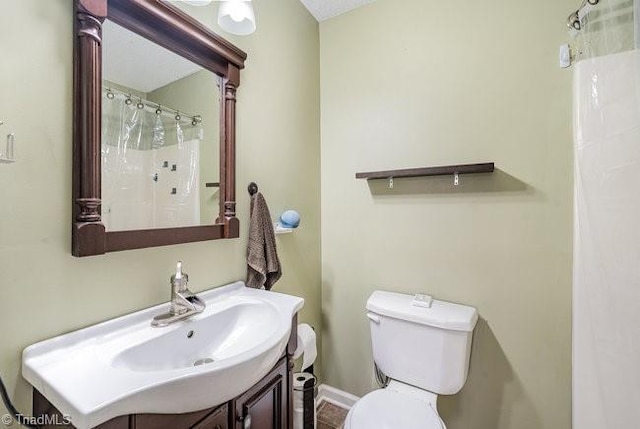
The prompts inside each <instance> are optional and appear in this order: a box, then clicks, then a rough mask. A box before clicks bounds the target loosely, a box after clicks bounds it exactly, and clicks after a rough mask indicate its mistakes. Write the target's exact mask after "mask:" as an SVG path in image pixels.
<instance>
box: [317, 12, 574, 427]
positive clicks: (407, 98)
mask: <svg viewBox="0 0 640 429" xmlns="http://www.w3.org/2000/svg"><path fill="white" fill-rule="evenodd" d="M575 7H577V3H576V2H575V1H573V0H561V1H551V0H547V1H542V2H532V1H530V0H515V1H514V0H496V1H493V2H490V3H487V2H472V1H465V2H461V1H441V0H404V1H402V2H398V1H392V0H377V1H375V2H373V3H372V4H370V5H367V6H365V7H363V8H360V9H356V10H355V11H353V12H350V13H348V14H346V15H342V16H339V17H337V18H334V19H331V20H328V21H326V22H323V23H322V24H321V25H320V51H321V59H320V65H321V72H320V74H321V99H322V107H321V118H322V120H321V123H322V125H321V130H322V173H321V176H322V266H323V287H322V314H323V321H324V324H323V350H324V353H323V362H324V365H323V371H324V375H325V382H327V383H329V384H331V385H333V386H335V387H338V388H341V389H344V390H347V391H349V392H352V393H355V394H358V395H361V394H364V393H366V392H368V391H370V390H371V389H372V388H374V386H375V383H374V381H373V371H372V364H373V363H372V358H371V353H370V350H371V342H370V338H369V326H368V322H367V318H366V317H365V302H366V300H367V298H368V296H369V295H370V294H371V292H372V291H373V290H375V289H387V290H395V291H400V292H406V293H416V292H422V293H429V294H432V295H434V296H435V297H437V298H440V299H444V300H451V301H455V302H461V303H466V304H469V305H473V306H476V307H477V308H478V310H479V312H480V316H481V317H482V320H481V321H480V323H479V325H478V326H477V328H476V332H475V339H474V346H473V352H472V359H471V372H470V375H469V379H468V382H467V385H466V386H465V387H464V389H463V391H462V393H461V394H460V395H457V396H454V397H446V398H442V399H440V401H439V408H440V410H441V415H442V416H443V417H444V419H445V422H446V423H447V427H448V428H449V429H466V428H474V429H568V428H570V427H571V318H570V316H571V219H572V218H571V213H572V138H571V76H572V75H571V71H570V70H569V71H567V70H561V69H559V68H558V47H559V45H560V44H562V43H566V40H567V35H566V27H565V20H566V16H567V14H568V13H569V12H570V11H571V10H575ZM484 161H495V163H496V167H497V168H498V171H497V172H496V173H494V174H493V175H489V176H481V177H466V176H465V177H462V185H461V187H460V188H459V189H454V188H453V186H452V178H451V177H446V178H431V179H413V180H404V181H403V180H396V181H395V188H394V189H393V190H388V189H387V186H386V183H384V182H383V183H378V184H372V185H369V186H368V185H367V182H366V181H365V180H355V179H354V174H355V173H356V172H358V171H375V170H387V169H394V168H407V167H423V166H430V165H447V164H464V163H473V162H484Z"/></svg>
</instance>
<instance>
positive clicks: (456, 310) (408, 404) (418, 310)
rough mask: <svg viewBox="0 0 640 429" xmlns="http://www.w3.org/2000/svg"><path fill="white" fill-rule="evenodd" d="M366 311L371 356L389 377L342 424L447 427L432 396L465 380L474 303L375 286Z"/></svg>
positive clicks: (381, 428) (375, 428) (368, 428)
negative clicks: (385, 383)
mask: <svg viewBox="0 0 640 429" xmlns="http://www.w3.org/2000/svg"><path fill="white" fill-rule="evenodd" d="M367 317H368V318H369V320H370V323H369V325H370V326H371V341H372V345H373V359H374V361H375V362H376V364H377V365H378V368H379V369H380V370H381V371H382V372H383V373H384V374H385V375H386V376H387V377H389V378H390V382H389V384H388V386H387V387H386V388H384V389H378V390H375V391H373V392H371V393H369V394H367V395H365V396H363V397H362V398H361V399H360V400H358V401H357V402H356V403H355V405H354V406H353V407H352V408H351V410H350V411H349V414H348V415H347V419H346V421H345V426H344V427H345V429H446V426H445V424H444V422H443V421H442V419H441V418H440V416H439V415H438V409H437V407H436V402H437V399H438V395H453V394H455V393H458V392H459V391H460V389H462V386H463V385H464V383H465V381H466V380H467V372H468V369H469V356H470V355H471V338H472V335H473V329H474V327H475V326H476V322H477V321H478V312H477V311H476V309H475V308H473V307H467V306H465V305H459V304H452V303H449V302H443V301H436V300H433V301H431V299H430V297H425V296H421V295H416V296H414V295H405V294H400V293H394V292H385V291H375V292H374V293H373V294H372V295H371V297H370V298H369V300H368V301H367Z"/></svg>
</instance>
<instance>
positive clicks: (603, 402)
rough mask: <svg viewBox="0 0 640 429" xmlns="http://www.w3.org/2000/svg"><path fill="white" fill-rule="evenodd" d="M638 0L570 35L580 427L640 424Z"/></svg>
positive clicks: (592, 17) (603, 8)
mask: <svg viewBox="0 0 640 429" xmlns="http://www.w3.org/2000/svg"><path fill="white" fill-rule="evenodd" d="M634 39H635V37H634V15H633V1H630V0H629V1H621V0H615V1H614V0H610V1H607V0H601V1H600V3H599V4H598V5H596V6H594V7H593V9H592V12H591V13H590V14H589V16H587V17H585V18H584V19H583V25H582V30H581V31H580V32H579V33H578V34H577V35H576V38H575V39H574V40H573V41H572V47H573V49H574V53H575V54H576V55H577V59H578V62H577V64H576V65H575V69H574V147H575V201H574V208H575V213H574V214H575V220H574V225H575V226H574V283H573V429H626V428H635V427H640V423H639V422H640V51H638V50H634Z"/></svg>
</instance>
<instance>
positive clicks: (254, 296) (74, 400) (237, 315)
mask: <svg viewBox="0 0 640 429" xmlns="http://www.w3.org/2000/svg"><path fill="white" fill-rule="evenodd" d="M198 296H199V297H200V298H201V299H203V300H204V301H205V303H206V305H207V306H206V309H205V310H204V312H202V313H200V314H197V315H195V316H193V317H192V318H190V319H187V320H184V321H180V322H176V323H174V324H172V325H170V326H167V327H163V328H154V327H151V319H152V318H153V316H155V315H157V314H160V313H163V312H166V311H167V307H168V304H163V305H159V306H156V307H152V308H148V309H146V310H142V311H138V312H136V313H132V314H129V315H126V316H123V317H120V318H117V319H114V320H110V321H107V322H104V323H100V324H97V325H94V326H91V327H88V328H85V329H81V330H78V331H75V332H71V333H69V334H65V335H62V336H59V337H56V338H52V339H49V340H46V341H42V342H40V343H37V344H34V345H31V346H29V347H27V348H26V349H25V350H24V352H23V354H22V375H23V377H24V378H25V379H26V380H27V381H28V382H29V383H31V384H32V385H33V386H34V387H35V388H36V389H37V390H39V391H40V393H42V394H43V395H44V396H45V397H46V398H47V399H48V400H49V401H50V402H51V403H52V404H53V405H55V406H56V408H58V410H60V412H61V413H62V414H63V415H67V416H69V418H70V420H71V423H72V424H73V425H74V426H76V427H78V428H80V429H83V428H90V427H93V426H96V425H99V424H100V423H103V422H105V421H107V420H110V419H111V418H113V417H116V416H120V415H125V414H134V413H168V414H175V413H187V412H191V411H198V410H202V409H206V408H210V407H213V406H216V405H218V404H222V403H224V402H226V401H228V400H230V399H232V398H234V397H236V396H238V395H239V394H241V393H243V392H244V391H246V390H247V389H249V388H250V387H251V386H253V385H254V384H255V383H256V382H257V381H259V380H260V379H261V378H262V377H263V376H265V375H266V374H267V373H268V372H269V370H270V369H271V368H272V367H273V365H275V363H276V362H277V361H278V359H279V358H280V356H282V354H283V353H284V350H285V348H286V345H287V342H288V339H289V335H290V333H291V319H292V317H293V316H294V315H295V314H296V313H297V312H298V311H299V310H300V309H301V308H302V306H303V304H304V300H303V299H302V298H299V297H295V296H290V295H284V294H280V293H276V292H267V291H264V290H256V289H250V288H247V287H245V286H244V283H242V282H236V283H233V284H230V285H227V286H223V287H220V288H216V289H213V290H209V291H206V292H202V293H199V294H198Z"/></svg>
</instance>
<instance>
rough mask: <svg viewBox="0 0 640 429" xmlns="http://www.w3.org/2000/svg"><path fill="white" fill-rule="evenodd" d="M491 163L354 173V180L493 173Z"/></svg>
mask: <svg viewBox="0 0 640 429" xmlns="http://www.w3.org/2000/svg"><path fill="white" fill-rule="evenodd" d="M493 170H494V165H493V162H485V163H480V164H461V165H442V166H438V167H422V168H405V169H401V170H385V171H368V172H364V173H356V179H367V180H376V179H391V178H393V179H398V178H401V177H424V176H447V175H450V174H454V175H455V174H470V173H493Z"/></svg>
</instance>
